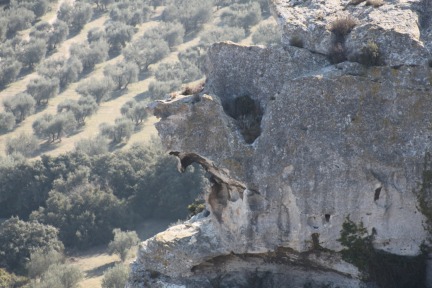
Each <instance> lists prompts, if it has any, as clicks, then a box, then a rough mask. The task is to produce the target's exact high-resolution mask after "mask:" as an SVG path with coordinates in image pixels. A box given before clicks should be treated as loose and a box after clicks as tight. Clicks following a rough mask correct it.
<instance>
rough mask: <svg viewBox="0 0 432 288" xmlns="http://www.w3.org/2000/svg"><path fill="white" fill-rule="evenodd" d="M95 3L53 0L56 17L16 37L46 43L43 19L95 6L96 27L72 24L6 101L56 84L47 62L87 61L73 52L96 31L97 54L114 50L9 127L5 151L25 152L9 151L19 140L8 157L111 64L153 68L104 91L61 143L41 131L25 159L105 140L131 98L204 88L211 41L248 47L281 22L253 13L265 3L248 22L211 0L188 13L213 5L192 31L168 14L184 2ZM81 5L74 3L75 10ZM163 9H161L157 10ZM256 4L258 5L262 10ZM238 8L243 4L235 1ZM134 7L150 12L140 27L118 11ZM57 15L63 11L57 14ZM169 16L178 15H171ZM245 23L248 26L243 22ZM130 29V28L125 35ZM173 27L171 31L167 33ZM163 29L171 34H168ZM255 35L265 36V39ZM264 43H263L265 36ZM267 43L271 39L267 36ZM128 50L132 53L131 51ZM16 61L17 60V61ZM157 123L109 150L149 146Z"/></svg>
mask: <svg viewBox="0 0 432 288" xmlns="http://www.w3.org/2000/svg"><path fill="white" fill-rule="evenodd" d="M89 2H90V4H88V3H85V1H77V2H76V3H74V2H67V1H59V2H56V1H54V2H52V3H50V7H51V10H50V11H49V12H47V13H46V14H45V15H43V16H41V17H40V18H39V19H38V20H37V21H35V22H34V23H32V24H33V26H32V27H31V28H29V29H26V30H22V31H18V32H17V33H16V35H15V38H13V39H20V40H19V41H21V42H22V41H29V42H30V43H31V42H32V41H36V39H39V38H42V39H44V38H43V37H44V36H43V35H42V36H40V35H37V34H36V33H34V30H35V27H38V26H37V25H38V24H39V25H41V23H44V22H48V23H55V22H56V21H58V20H59V19H57V16H58V17H60V18H61V19H63V20H67V19H65V18H67V17H65V16H63V15H62V14H61V11H62V9H63V10H65V8H64V7H68V5H70V6H69V7H76V5H78V4H83V5H84V4H86V5H91V6H89V7H90V8H91V9H92V10H93V13H92V17H91V18H90V20H89V22H88V23H85V25H83V27H82V29H81V30H79V31H77V32H72V31H73V30H72V29H73V25H72V24H69V27H70V28H69V29H70V30H71V32H70V33H69V36H67V39H65V41H64V42H61V43H59V44H58V45H57V47H56V48H55V49H52V51H50V52H48V53H46V56H45V57H43V58H42V59H41V60H40V62H38V63H35V65H34V67H33V68H26V67H23V68H22V69H21V72H20V74H19V76H18V77H17V79H16V81H14V82H12V83H9V84H7V85H4V87H3V88H2V90H1V92H0V101H2V102H4V101H8V100H10V99H14V98H16V95H18V94H20V93H26V92H29V87H28V85H29V83H31V81H32V80H33V81H34V80H35V79H40V78H41V77H42V78H48V80H49V81H51V80H53V79H54V80H55V78H56V77H58V75H53V76H52V77H46V75H45V76H41V74H42V73H41V71H40V70H41V69H42V68H41V67H44V66H45V67H46V66H47V65H49V63H53V61H55V60H56V59H70V58H71V57H73V56H74V55H76V56H78V57H77V58H80V57H81V59H79V60H81V62H82V61H86V60H83V58H85V56H86V55H80V54H79V53H80V52H78V53H77V52H74V53H75V54H74V55H71V51H73V46H77V45H81V44H82V45H84V46H85V45H87V46H88V45H89V44H88V42H89V41H88V37H89V32H90V33H93V34H95V31H97V33H99V34H101V36H100V37H101V38H100V39H98V40H97V42H98V43H96V44H97V45H100V47H98V48H96V49H100V50H103V49H105V50H106V49H107V46H108V55H102V56H100V55H99V57H101V59H98V60H99V61H97V62H99V63H97V64H95V66H94V67H89V68H87V69H86V67H84V70H83V71H82V72H81V73H78V74H79V75H78V76H77V77H76V78H77V79H76V81H70V83H67V84H68V85H67V86H65V87H60V89H59V88H58V86H55V85H54V86H55V87H52V88H51V89H57V90H58V89H59V92H58V93H55V92H54V93H53V96H54V97H52V98H49V99H47V101H46V103H45V102H42V103H41V104H40V105H37V104H36V105H34V107H33V108H32V111H31V112H28V116H26V118H25V119H24V120H23V121H18V120H17V121H16V122H17V123H16V124H15V125H13V127H7V128H4V127H3V129H2V131H3V133H2V134H1V135H0V153H1V154H4V153H15V152H18V153H19V151H18V150H19V149H11V148H10V146H13V145H14V143H10V144H9V149H8V150H9V152H6V148H7V146H8V145H7V143H8V141H10V140H11V139H16V138H17V137H19V136H21V137H23V136H22V135H23V134H24V135H26V136H27V137H32V136H31V135H34V134H35V129H33V128H32V126H33V125H34V122H35V121H36V120H38V119H40V118H41V117H43V115H45V114H50V115H52V117H54V115H56V114H57V113H58V107H59V104H62V103H63V104H64V102H65V101H67V100H74V101H78V100H79V99H80V98H82V97H83V95H84V96H89V95H85V93H81V94H79V93H78V92H77V88H79V87H82V86H83V85H86V84H88V82H89V81H90V82H93V83H95V82H98V81H104V80H103V79H104V78H106V76H104V69H105V67H107V66H108V65H111V66H109V67H114V66H112V65H118V64H121V63H131V62H137V61H134V60H135V59H136V58H134V57H141V58H146V57H147V58H151V59H148V61H146V62H148V63H145V66H147V67H139V71H138V75H137V77H136V79H134V81H132V83H130V85H127V88H123V87H121V88H120V89H116V88H111V89H107V91H105V94H106V95H104V100H103V101H102V102H101V103H100V104H99V105H98V107H97V110H96V111H95V113H94V114H93V115H91V116H88V117H87V118H86V120H85V123H84V124H83V123H79V124H78V125H75V126H74V127H69V128H68V129H67V131H66V129H65V131H61V132H60V134H59V137H56V136H55V137H54V139H53V138H52V137H50V135H49V134H50V133H49V132H46V131H45V133H44V131H42V132H40V131H39V137H38V138H36V139H37V145H34V144H33V146H32V148H31V149H30V150H34V151H31V152H32V153H28V152H29V151H28V150H29V149H28V148H25V149H26V153H24V154H27V155H26V156H27V157H30V158H32V157H38V156H39V155H40V154H42V153H45V154H50V155H59V154H61V153H64V152H67V151H71V150H73V149H74V147H75V145H76V143H77V142H78V141H80V140H82V139H88V138H90V137H95V136H96V135H98V134H99V132H100V126H101V124H103V123H107V124H111V125H114V123H115V121H116V119H118V118H121V117H124V115H122V113H121V111H120V110H121V109H120V108H121V107H122V106H123V105H124V104H125V103H127V102H128V101H131V100H136V101H137V102H138V103H148V102H149V101H152V100H154V99H158V98H165V97H167V96H166V95H167V94H168V93H169V92H172V91H175V90H181V89H182V87H185V85H186V84H187V83H185V82H190V81H192V82H193V81H195V82H194V83H198V82H200V81H203V79H204V76H203V73H202V70H201V69H200V68H202V59H203V58H204V55H205V49H206V48H205V47H206V46H207V45H209V44H211V42H213V41H221V40H233V41H237V42H240V43H243V44H250V43H251V42H252V37H253V35H256V36H262V35H258V34H260V33H259V32H258V33H255V34H254V32H255V31H256V30H257V29H258V27H260V28H261V30H263V29H262V28H267V29H268V27H270V26H269V25H265V24H268V23H271V24H272V25H274V20H273V19H272V18H271V17H269V14H268V11H267V10H265V11H264V12H263V13H260V11H258V12H259V13H258V12H257V11H254V9H256V8H257V7H259V5H258V4H259V3H250V5H249V6H248V7H247V9H246V10H245V11H243V12H242V13H243V14H245V13H249V14H248V15H252V16H253V17H255V18H253V17H251V18H253V19H252V20H244V19H243V18H245V17H246V16H244V15H243V14H242V15H240V16H238V15H234V16H233V15H232V14H233V13H232V11H231V10H230V6H229V5H227V6H225V7H223V6H220V7H217V6H216V5H214V3H211V2H212V1H208V3H204V2H203V3H202V4H196V5H197V7H195V8H193V7H192V8H186V9H195V10H196V11H198V10H199V9H208V8H210V9H211V11H210V12H211V13H208V15H207V16H206V17H207V18H206V19H198V20H196V21H195V22H196V23H192V24H189V25H192V26H191V27H192V28H188V29H189V30H185V29H184V24H183V25H182V24H181V21H183V23H189V22H193V21H189V20H187V19H186V20H185V19H183V18H184V17H183V18H182V17H179V15H176V14H175V13H178V11H177V12H176V11H174V12H173V13H171V12H169V11H170V10H169V9H167V7H168V8H169V7H179V6H178V5H179V3H176V2H179V1H173V5H171V6H170V4H169V3H168V2H169V1H159V2H160V3H157V4H155V7H149V6H146V5H144V4H142V1H140V5H138V6H139V7H138V6H137V7H135V6H134V5H137V4H133V3H135V2H134V1H123V2H124V3H123V2H121V3H115V4H111V5H108V6H107V7H106V8H105V7H102V5H100V6H98V5H97V4H94V3H92V2H97V1H89ZM163 2H167V3H163ZM180 2H181V1H180ZM220 2H223V1H220ZM240 2H247V1H240ZM122 3H123V4H122ZM125 3H126V4H125ZM144 3H145V1H144ZM74 4H75V6H73V5H74ZM158 4H161V5H160V6H158ZM162 4H163V5H162ZM252 4H255V6H254V5H252ZM261 4H262V3H261ZM176 5H177V6H176ZM188 5H191V4H188ZM200 5H201V6H200ZM205 5H207V6H205ZM225 5H226V3H225ZM233 5H241V4H236V3H234V4H233ZM86 7H87V6H86ZM98 7H99V8H98ZM132 7H134V8H133V9H135V8H139V9H141V10H142V11H143V12H142V13H141V19H140V20H139V21H135V22H137V23H130V21H129V20H127V19H126V18H127V17H131V15H129V14H127V13H130V12H127V13H126V12H122V13H123V14H124V15H120V14H121V13H119V12H118V11H122V9H124V10H127V9H129V10H132ZM203 7H205V8H203ZM170 9H171V8H170ZM176 9H177V8H176ZM264 9H267V8H264ZM129 10H128V11H129ZM171 10H172V9H171ZM56 11H57V13H55V12H56ZM166 11H168V12H166ZM116 13H117V14H116ZM170 13H171V14H172V15H170ZM195 13H198V12H195ZM199 13H201V12H199ZM254 13H255V14H254ZM63 14H64V13H63ZM125 15H126V16H125ZM221 15H223V17H221ZM132 16H133V15H132ZM122 17H123V18H122ZM125 17H126V18H125ZM241 17H243V18H241ZM227 19H228V20H227ZM69 21H71V20H69ZM128 21H129V22H128ZM188 21H189V22H188ZM247 21H249V22H247ZM243 22H247V23H246V24H244V23H243ZM120 24H121V25H122V26H121V28H118V27H117V28H116V29H118V30H119V29H124V31H120V32H119V31H117V32H114V34H115V33H117V34H118V35H114V36H112V35H111V36H110V35H107V34H108V33H109V31H111V30H114V29H112V27H113V26H116V25H117V26H118V25H120ZM128 24H131V25H128ZM167 26H169V27H167ZM162 27H164V28H162ZM273 27H274V26H273ZM127 29H129V30H131V31H128V32H125V31H126V30H127ZM167 29H168V30H169V31H167ZM163 30H165V32H164V31H163ZM107 32H108V33H107ZM97 33H96V34H97ZM122 33H124V34H128V35H127V36H126V37H123V36H124V35H122ZM146 33H147V34H146ZM163 33H165V35H163ZM39 34H43V33H39ZM155 34H156V35H155ZM261 34H263V33H261ZM267 34H268V33H267ZM267 36H268V35H267ZM275 36H276V37H270V38H272V39H271V40H270V41H273V39H277V35H275ZM93 37H94V36H93ZM98 37H99V36H98ZM115 37H120V38H121V37H123V38H124V39H123V40H117V39H116V38H115ZM255 38H257V39H258V38H259V37H255ZM261 38H262V37H261ZM22 39H24V40H22ZM16 41H18V40H16ZM91 41H93V42H92V43H91V44H90V45H92V44H93V45H94V46H96V44H95V41H94V39H92V40H91ZM116 41H120V42H122V43H121V44H120V45H119V44H118V43H117V42H116ZM143 41H147V42H153V44H154V45H153V47H149V45H147V46H146V45H144V46H142V42H143ZM257 41H260V40H259V39H258V40H257ZM262 41H269V40H268V39H264V40H262ZM9 42H10V41H9ZM164 42H165V43H167V44H168V47H169V49H168V50H167V51H164V52H163V53H161V55H156V56H155V55H151V54H152V53H150V52H145V53H147V54H145V53H141V54H139V53H138V54H137V51H136V50H137V49H147V50H151V49H156V50H160V49H162V50H164V49H166V46H167V45H166V44H165V43H164ZM83 43H84V44H83ZM263 44H266V43H263ZM46 45H48V44H46ZM140 45H141V46H140ZM9 46H11V45H9ZM9 46H8V45H7V44H4V45H3V50H6V49H7V48H10V47H9ZM117 46H118V47H117ZM22 47H25V43H24V44H22V43H20V44H19V45H18V47H17V48H15V50H16V51H14V52H15V54H16V55H19V53H20V49H23V48H22ZM71 47H72V49H71ZM161 47H162V48H161ZM132 48H135V51H134V52H130V51H132V50H134V49H132ZM75 50H77V49H75ZM128 51H129V52H130V53H128ZM141 52H142V51H141ZM133 53H135V55H132V56H131V55H130V54H133ZM153 54H154V53H153ZM124 55H126V56H127V57H128V59H125V57H124ZM179 56H180V57H182V59H186V60H183V61H182V62H179ZM16 57H17V58H18V56H16ZM93 57H94V56H93ZM140 62H141V61H139V60H138V65H139V64H141V63H140ZM166 63H168V65H162V67H161V68H160V69H158V67H160V66H161V64H166ZM170 63H171V64H172V63H177V64H181V65H180V66H181V67H176V68H175V69H174V68H173V67H172V65H171V64H170ZM148 64H149V65H148ZM170 65H171V66H170ZM22 66H24V65H22ZM182 69H187V70H186V71H184V70H183V71H184V73H185V74H187V75H178V74H180V73H181V72H179V71H181V70H182ZM169 70H171V72H169ZM158 71H159V72H160V73H159V74H161V75H159V78H160V79H162V81H156V82H155V74H156V75H157V74H158V73H157V72H158ZM56 72H57V71H54V73H56ZM105 74H106V72H105ZM189 76H190V77H189ZM73 80H75V79H73ZM152 82H154V83H153V88H154V89H151V88H150V89H149V85H151V83H152ZM155 86H156V87H155ZM35 93H36V92H33V94H35ZM30 94H32V93H30ZM36 94H37V93H36ZM31 96H33V95H31ZM35 97H39V96H35ZM6 106H7V105H6ZM5 110H9V111H11V112H14V111H12V110H13V109H12V108H10V107H9V108H6V107H5V105H0V111H3V114H5ZM65 110H67V109H64V110H63V111H62V112H60V113H63V112H65ZM15 114H16V115H15V116H16V118H17V114H19V112H16V113H15ZM0 119H1V120H3V119H5V117H3V119H2V118H1V115H0ZM1 120H0V121H1ZM155 121H156V119H154V118H153V117H146V119H145V121H144V122H143V123H140V124H139V125H134V127H133V133H132V134H131V135H130V137H125V138H123V139H121V140H117V141H112V142H111V143H109V144H108V145H109V149H110V150H113V149H117V148H119V147H120V148H125V147H128V144H127V143H134V142H137V141H141V142H142V141H144V142H145V141H146V140H148V139H150V138H151V137H152V136H154V135H155V133H156V132H155V129H154V128H153V123H154V122H155ZM45 125H49V123H48V124H47V123H45ZM0 126H2V125H0ZM3 126H4V125H3ZM32 140H33V142H34V140H35V139H34V138H33V139H32ZM111 140H112V139H111ZM18 148H19V147H18Z"/></svg>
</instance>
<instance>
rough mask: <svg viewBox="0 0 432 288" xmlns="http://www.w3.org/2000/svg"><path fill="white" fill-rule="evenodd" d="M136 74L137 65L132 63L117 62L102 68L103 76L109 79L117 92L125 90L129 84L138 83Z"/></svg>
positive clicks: (137, 71) (137, 70)
mask: <svg viewBox="0 0 432 288" xmlns="http://www.w3.org/2000/svg"><path fill="white" fill-rule="evenodd" d="M138 73H139V69H138V65H136V64H135V63H133V62H119V63H117V64H115V65H107V66H105V68H104V75H105V76H106V77H109V78H111V80H112V82H113V83H114V85H115V89H117V90H122V89H126V88H127V86H128V85H129V84H130V83H134V82H136V81H138Z"/></svg>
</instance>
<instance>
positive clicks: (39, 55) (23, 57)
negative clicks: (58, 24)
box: [17, 39, 47, 69]
mask: <svg viewBox="0 0 432 288" xmlns="http://www.w3.org/2000/svg"><path fill="white" fill-rule="evenodd" d="M46 52H47V47H46V42H45V41H44V40H43V39H33V40H31V41H28V42H24V43H23V45H22V47H21V48H20V49H19V51H18V53H17V57H18V60H19V61H20V62H21V63H22V64H23V65H24V66H27V67H29V68H31V69H32V68H33V67H34V66H35V65H36V64H38V63H39V62H41V61H42V60H43V59H44V58H45V55H46Z"/></svg>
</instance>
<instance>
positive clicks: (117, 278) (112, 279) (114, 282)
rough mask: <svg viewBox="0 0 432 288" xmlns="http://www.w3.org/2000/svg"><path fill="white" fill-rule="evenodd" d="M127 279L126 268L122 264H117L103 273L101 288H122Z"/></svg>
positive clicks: (127, 271)
mask: <svg viewBox="0 0 432 288" xmlns="http://www.w3.org/2000/svg"><path fill="white" fill-rule="evenodd" d="M128 277H129V269H128V267H127V266H125V265H122V264H117V265H115V266H114V267H113V268H110V269H108V270H107V271H106V272H105V273H104V276H103V279H102V288H123V287H125V285H126V282H127V280H128Z"/></svg>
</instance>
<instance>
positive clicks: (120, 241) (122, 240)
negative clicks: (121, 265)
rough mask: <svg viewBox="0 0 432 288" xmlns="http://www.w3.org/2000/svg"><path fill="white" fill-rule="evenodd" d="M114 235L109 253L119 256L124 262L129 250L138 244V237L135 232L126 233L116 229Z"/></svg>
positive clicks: (109, 245) (109, 246)
mask: <svg viewBox="0 0 432 288" xmlns="http://www.w3.org/2000/svg"><path fill="white" fill-rule="evenodd" d="M112 233H113V234H114V240H112V241H111V242H110V243H109V244H108V253H110V254H118V255H119V256H120V259H121V260H122V261H123V262H124V261H125V260H126V257H127V254H128V252H129V250H130V249H131V248H132V247H133V246H135V245H137V244H138V242H139V238H138V235H137V233H136V232H135V231H125V232H124V231H121V230H120V229H114V230H113V231H112Z"/></svg>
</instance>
